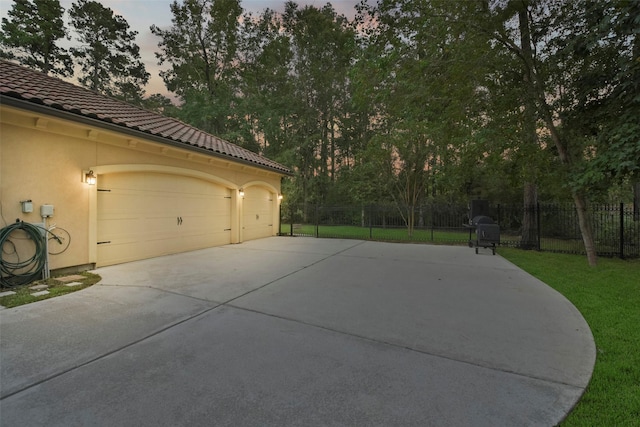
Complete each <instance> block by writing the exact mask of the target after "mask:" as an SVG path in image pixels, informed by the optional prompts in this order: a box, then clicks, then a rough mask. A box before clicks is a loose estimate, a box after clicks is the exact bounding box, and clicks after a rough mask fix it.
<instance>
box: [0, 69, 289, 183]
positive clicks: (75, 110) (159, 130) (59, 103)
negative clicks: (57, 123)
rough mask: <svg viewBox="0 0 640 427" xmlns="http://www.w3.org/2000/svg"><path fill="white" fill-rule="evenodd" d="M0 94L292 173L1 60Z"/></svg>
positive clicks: (206, 136)
mask: <svg viewBox="0 0 640 427" xmlns="http://www.w3.org/2000/svg"><path fill="white" fill-rule="evenodd" d="M0 95H3V96H7V97H11V98H16V99H21V100H23V101H27V102H30V103H33V104H38V105H44V106H48V107H51V108H54V109H57V110H61V111H65V112H68V113H71V114H74V115H78V116H83V117H88V118H91V119H96V120H99V121H102V122H105V123H109V124H112V125H116V126H120V127H124V128H127V129H132V130H136V131H140V132H143V133H146V134H149V135H153V136H155V137H160V138H161V139H165V140H166V141H167V142H168V143H169V142H171V143H173V144H175V143H179V144H184V145H185V146H186V147H185V148H189V147H196V148H200V149H205V150H208V151H211V152H212V154H213V153H215V155H217V157H223V158H224V157H228V158H229V159H230V160H240V161H242V162H244V163H249V164H253V165H255V166H257V167H260V168H262V169H270V170H273V171H276V172H280V173H284V174H290V173H291V171H290V170H289V168H287V167H286V166H283V165H281V164H279V163H277V162H274V161H272V160H269V159H267V158H266V157H263V156H261V155H259V154H256V153H253V152H251V151H249V150H246V149H244V148H242V147H240V146H238V145H235V144H232V143H230V142H228V141H225V140H223V139H220V138H218V137H216V136H214V135H211V134H209V133H206V132H204V131H201V130H199V129H197V128H195V127H193V126H191V125H188V124H186V123H183V122H181V121H179V120H177V119H174V118H170V117H165V116H163V115H161V114H158V113H154V112H151V111H147V110H144V109H142V108H139V107H136V106H133V105H131V104H127V103H125V102H123V101H119V100H116V99H113V98H109V97H107V96H104V95H101V94H99V93H97V92H93V91H91V90H88V89H85V88H83V87H80V86H76V85H74V84H72V83H68V82H65V81H63V80H60V79H58V78H55V77H51V76H48V75H46V74H44V73H41V72H39V71H35V70H31V69H29V68H25V67H23V66H20V65H17V64H14V63H12V62H9V61H5V60H0Z"/></svg>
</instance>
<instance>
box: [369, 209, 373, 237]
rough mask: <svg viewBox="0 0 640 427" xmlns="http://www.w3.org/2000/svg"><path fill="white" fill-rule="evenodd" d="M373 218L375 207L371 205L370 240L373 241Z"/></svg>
mask: <svg viewBox="0 0 640 427" xmlns="http://www.w3.org/2000/svg"><path fill="white" fill-rule="evenodd" d="M372 216H373V205H369V240H371V239H373V221H372V220H371V217H372Z"/></svg>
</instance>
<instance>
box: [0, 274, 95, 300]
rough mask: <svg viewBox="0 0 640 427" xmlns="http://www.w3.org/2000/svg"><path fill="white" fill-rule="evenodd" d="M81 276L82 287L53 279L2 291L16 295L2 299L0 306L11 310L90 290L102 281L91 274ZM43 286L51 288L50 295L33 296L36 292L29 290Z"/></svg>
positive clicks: (0, 298) (49, 289)
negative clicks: (8, 291)
mask: <svg viewBox="0 0 640 427" xmlns="http://www.w3.org/2000/svg"><path fill="white" fill-rule="evenodd" d="M80 274H81V275H82V276H84V279H82V280H78V282H80V285H77V286H71V287H70V286H65V285H64V283H62V282H60V281H58V280H56V279H55V278H51V279H47V280H38V281H37V282H33V283H29V284H27V285H22V286H16V287H13V288H9V289H2V290H3V291H6V290H10V291H14V292H15V295H8V296H5V297H0V305H2V306H4V307H7V308H11V307H17V306H19V305H24V304H30V303H32V302H36V301H42V300H45V299H49V298H55V297H58V296H60V295H66V294H69V293H72V292H76V291H79V290H81V289H85V288H88V287H89V286H91V285H94V284H96V283H98V282H99V281H100V276H98V275H97V274H93V273H89V272H84V273H80ZM42 284H46V285H48V286H49V288H48V289H47V290H48V291H49V293H48V294H46V295H40V296H33V295H31V294H32V293H33V292H34V291H33V290H31V289H29V287H31V286H34V285H42Z"/></svg>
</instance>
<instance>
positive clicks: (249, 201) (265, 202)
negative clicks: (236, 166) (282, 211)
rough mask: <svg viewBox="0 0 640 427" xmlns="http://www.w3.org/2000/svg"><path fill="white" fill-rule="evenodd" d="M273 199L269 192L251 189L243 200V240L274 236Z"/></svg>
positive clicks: (247, 190)
mask: <svg viewBox="0 0 640 427" xmlns="http://www.w3.org/2000/svg"><path fill="white" fill-rule="evenodd" d="M273 203H274V201H273V197H272V194H271V192H270V191H269V190H267V189H264V188H260V187H250V188H247V189H246V190H245V194H244V200H243V230H242V231H243V233H242V238H243V240H245V241H247V240H253V239H260V238H262V237H269V236H272V235H273V221H274V218H273Z"/></svg>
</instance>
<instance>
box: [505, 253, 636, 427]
mask: <svg viewBox="0 0 640 427" xmlns="http://www.w3.org/2000/svg"><path fill="white" fill-rule="evenodd" d="M499 253H500V255H502V256H504V257H505V258H506V259H508V260H509V261H511V262H513V263H514V264H516V265H517V266H519V267H521V268H522V269H523V270H525V271H527V272H529V273H530V274H532V275H534V276H535V277H537V278H539V279H540V280H542V281H543V282H545V283H547V284H548V285H549V286H551V287H552V288H554V289H556V290H557V291H559V292H560V293H562V294H563V295H564V296H565V297H567V299H569V300H570V301H571V302H572V303H573V304H574V305H575V306H576V307H577V308H578V310H580V312H581V313H582V315H583V317H584V318H585V319H586V321H587V322H588V323H589V326H590V328H591V331H592V333H593V336H594V339H595V342H596V347H597V353H596V354H597V356H596V365H595V369H594V372H593V377H592V379H591V382H590V384H589V386H588V388H587V391H586V393H585V394H584V396H583V398H582V399H581V401H580V402H579V404H578V405H577V406H576V408H575V409H574V410H573V411H572V412H571V413H570V414H569V416H568V417H567V419H566V420H565V421H564V422H563V423H562V426H563V427H564V426H581V427H582V426H640V260H633V261H623V260H619V259H606V258H600V259H599V263H598V266H597V267H594V268H590V267H589V266H588V265H587V262H586V259H585V257H584V256H580V255H565V254H551V253H544V252H533V251H521V250H517V249H508V248H500V250H499Z"/></svg>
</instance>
